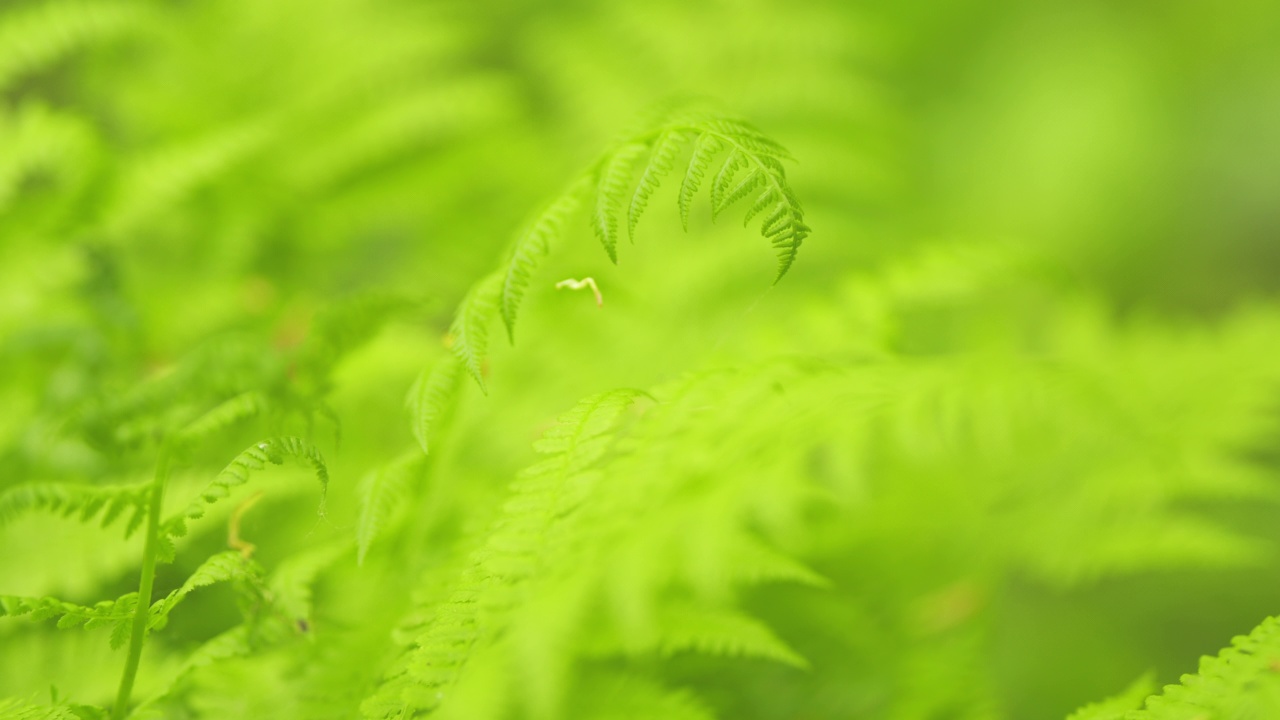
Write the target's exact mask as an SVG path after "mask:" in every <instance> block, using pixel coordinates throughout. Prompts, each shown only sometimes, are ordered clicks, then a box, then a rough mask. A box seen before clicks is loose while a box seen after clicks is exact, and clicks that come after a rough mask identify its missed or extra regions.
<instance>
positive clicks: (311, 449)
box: [161, 437, 329, 537]
mask: <svg viewBox="0 0 1280 720" xmlns="http://www.w3.org/2000/svg"><path fill="white" fill-rule="evenodd" d="M286 457H292V458H294V459H296V460H298V461H299V462H303V463H306V464H307V465H309V466H311V468H312V470H314V472H315V475H316V479H318V480H319V481H320V485H321V500H320V512H321V514H323V513H324V495H325V493H326V492H327V491H328V487H329V470H328V467H327V466H326V465H325V462H324V457H323V456H322V455H321V454H320V450H319V449H318V448H316V446H314V445H312V444H311V443H310V442H308V441H306V440H303V439H301V438H296V437H275V438H270V439H268V440H264V441H262V442H260V443H257V444H254V445H252V446H250V447H249V448H247V449H245V451H244V452H242V453H240V455H238V456H237V457H236V458H235V459H234V460H232V461H231V463H230V464H229V465H227V467H226V468H224V469H223V470H222V472H220V473H218V476H217V477H216V478H214V480H213V482H211V483H209V485H208V486H207V487H205V489H204V490H203V491H202V492H201V493H200V497H199V498H197V499H196V500H193V501H192V502H191V503H190V504H188V505H187V507H186V509H185V510H183V511H182V512H181V513H180V514H178V515H175V516H173V517H171V518H169V519H168V520H166V521H165V522H164V525H163V526H162V529H161V534H162V535H166V536H170V537H181V536H183V535H185V534H186V531H187V521H188V520H198V519H200V518H202V517H204V513H205V508H206V507H207V506H209V505H212V504H214V503H216V502H218V501H219V500H221V499H223V498H225V497H227V496H228V495H230V493H231V491H232V489H234V488H236V487H238V486H240V485H243V484H245V483H247V482H249V478H250V476H251V475H252V474H253V473H254V472H256V471H258V470H262V469H264V468H266V466H267V465H268V464H272V465H280V464H283V463H284V460H285V458H286Z"/></svg>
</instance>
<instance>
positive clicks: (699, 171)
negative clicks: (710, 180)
mask: <svg viewBox="0 0 1280 720" xmlns="http://www.w3.org/2000/svg"><path fill="white" fill-rule="evenodd" d="M722 149H724V146H723V145H722V144H721V142H720V138H718V137H716V136H715V135H712V134H710V133H702V134H700V135H698V139H697V140H695V141H694V143H693V154H692V155H690V156H689V165H688V167H686V168H685V171H684V178H683V179H682V180H681V181H680V195H679V196H678V198H677V200H678V202H679V205H680V223H681V224H682V225H683V226H684V229H685V231H686V232H687V231H688V230H689V208H690V206H691V205H692V203H693V196H694V195H696V194H697V193H698V188H699V187H701V186H702V180H703V178H704V177H706V174H707V170H708V169H709V168H710V167H711V158H712V157H714V156H715V154H716V153H718V152H720V151H721V150H722Z"/></svg>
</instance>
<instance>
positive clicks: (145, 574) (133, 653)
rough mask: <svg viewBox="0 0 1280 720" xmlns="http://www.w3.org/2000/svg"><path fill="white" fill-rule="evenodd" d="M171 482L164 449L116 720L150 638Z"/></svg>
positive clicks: (155, 483)
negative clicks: (158, 555) (167, 489)
mask: <svg viewBox="0 0 1280 720" xmlns="http://www.w3.org/2000/svg"><path fill="white" fill-rule="evenodd" d="M168 480H169V450H168V448H166V447H161V448H160V457H159V459H158V460H157V461H156V476H155V480H153V481H152V485H151V504H150V505H149V506H148V508H147V538H146V542H145V544H144V545H143V548H142V578H141V580H140V581H139V582H138V606H137V608H136V609H135V610H134V612H133V628H132V632H131V633H130V634H129V655H128V658H127V659H126V660H125V664H124V675H123V676H122V677H121V678H120V692H119V693H117V694H116V705H115V708H114V709H112V711H111V718H112V720H124V718H125V716H127V715H128V713H129V695H130V694H132V693H133V681H134V679H135V678H137V676H138V663H139V662H140V661H141V660H142V643H143V641H145V640H146V637H147V622H148V620H149V619H150V614H151V588H152V586H153V585H154V584H155V579H156V551H157V550H158V547H159V544H160V509H161V506H162V505H163V504H164V487H165V485H166V484H167V482H168Z"/></svg>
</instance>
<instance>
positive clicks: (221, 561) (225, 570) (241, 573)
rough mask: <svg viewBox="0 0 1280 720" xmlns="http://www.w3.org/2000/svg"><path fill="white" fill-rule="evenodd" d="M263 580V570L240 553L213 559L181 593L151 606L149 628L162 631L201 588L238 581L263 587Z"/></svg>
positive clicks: (235, 552)
mask: <svg viewBox="0 0 1280 720" xmlns="http://www.w3.org/2000/svg"><path fill="white" fill-rule="evenodd" d="M261 576H262V568H261V567H259V566H258V564H257V563H255V562H254V561H252V560H249V559H248V558H246V557H244V555H242V554H241V553H240V552H238V551H235V550H227V551H225V552H221V553H218V554H217V555H213V556H211V557H209V558H208V559H207V560H205V561H204V562H203V563H201V564H200V567H198V568H196V569H195V572H193V573H191V576H190V577H188V578H187V579H186V581H185V582H183V583H182V585H181V586H180V587H179V588H178V589H176V590H174V591H173V592H171V593H169V594H168V595H167V596H165V597H164V598H162V599H160V600H157V601H156V602H154V603H153V604H152V605H151V609H150V615H149V616H148V620H147V628H148V629H151V630H158V629H160V628H163V627H164V626H165V624H167V623H168V621H169V613H171V612H173V609H174V608H176V607H177V606H178V605H179V604H180V603H181V602H182V601H183V600H185V599H186V598H187V596H188V595H190V594H191V593H192V592H193V591H195V590H198V589H199V588H202V587H208V586H210V585H214V584H216V583H222V582H232V581H235V580H246V581H250V582H253V583H260V582H261Z"/></svg>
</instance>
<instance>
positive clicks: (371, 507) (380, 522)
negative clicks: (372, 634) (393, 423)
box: [356, 364, 457, 564]
mask: <svg viewBox="0 0 1280 720" xmlns="http://www.w3.org/2000/svg"><path fill="white" fill-rule="evenodd" d="M454 367H455V368H456V367H457V366H456V364H455V365H454ZM422 461H423V456H422V454H421V453H419V452H417V451H411V452H410V453H407V454H405V455H403V456H401V457H399V458H397V459H396V460H394V461H392V462H390V463H388V464H386V465H384V466H382V467H380V468H377V469H375V470H373V471H371V472H369V473H368V474H366V475H365V476H364V477H363V478H361V479H360V483H359V485H358V486H357V487H356V495H357V497H358V498H359V503H360V516H359V518H358V519H357V520H356V548H357V550H356V562H357V563H358V564H364V557H365V555H366V554H368V552H369V547H370V546H371V545H373V541H374V539H375V538H377V536H378V532H379V531H381V530H382V528H383V526H384V525H386V523H387V521H388V520H389V519H390V517H391V514H392V513H393V512H394V511H395V508H396V506H397V505H398V504H399V502H400V501H401V499H403V498H404V495H405V490H406V488H407V486H408V484H409V479H410V478H411V477H412V475H413V474H414V473H415V472H416V471H417V470H418V468H419V467H420V466H421V465H422Z"/></svg>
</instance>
